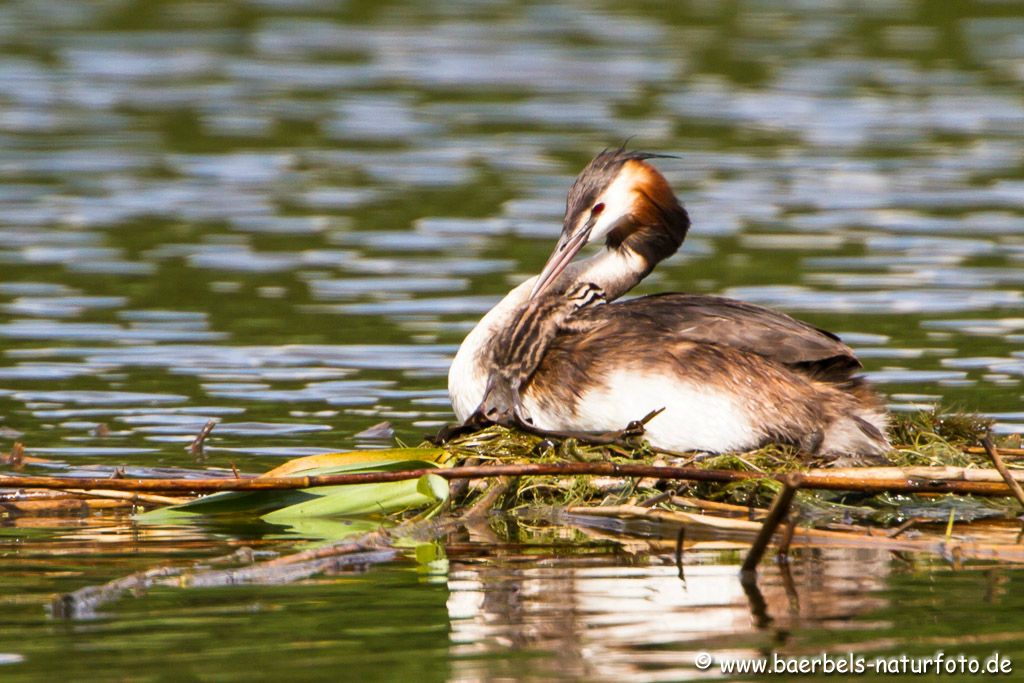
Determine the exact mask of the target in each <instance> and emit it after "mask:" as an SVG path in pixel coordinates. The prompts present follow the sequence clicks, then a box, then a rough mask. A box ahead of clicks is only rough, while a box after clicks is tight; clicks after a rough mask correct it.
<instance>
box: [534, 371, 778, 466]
mask: <svg viewBox="0 0 1024 683" xmlns="http://www.w3.org/2000/svg"><path fill="white" fill-rule="evenodd" d="M524 405H525V407H526V409H527V411H528V412H529V414H530V415H531V416H532V417H533V420H534V422H535V423H536V424H537V426H538V427H540V428H541V429H549V430H553V431H566V430H569V431H594V432H603V431H613V430H617V429H622V428H624V427H625V426H626V425H627V424H629V422H630V421H632V420H639V419H640V418H642V417H644V416H645V415H646V414H647V413H649V412H651V411H652V410H657V409H658V408H665V411H664V412H663V413H661V414H660V415H658V416H657V417H655V418H654V419H652V420H651V421H650V422H648V423H647V427H646V433H645V435H644V438H646V439H647V441H649V442H650V444H651V445H652V446H654V447H655V448H662V449H665V450H670V451H691V450H699V451H709V452H716V453H718V452H724V451H734V450H744V449H749V448H754V447H756V446H758V445H760V443H761V440H762V438H763V435H762V434H761V433H759V431H758V430H757V429H756V428H755V427H754V422H753V420H752V419H751V416H750V415H749V413H748V411H747V410H746V409H744V407H743V406H742V405H741V404H740V403H739V402H738V401H737V400H736V397H734V396H730V395H729V394H727V393H725V392H723V391H720V390H717V389H715V388H714V387H710V386H702V385H697V384H692V383H689V382H686V381H684V380H682V379H681V378H680V377H678V376H669V377H666V376H663V375H654V374H644V373H641V372H637V371H630V370H620V371H619V372H617V373H615V374H614V375H612V376H611V377H610V378H608V380H607V381H605V382H603V383H602V384H601V385H600V386H596V387H594V388H592V389H589V390H588V391H586V392H585V393H584V394H583V396H582V397H581V398H580V399H579V401H578V402H577V404H576V406H575V409H574V410H573V411H572V412H570V411H569V410H567V409H566V408H564V407H562V408H556V409H555V410H554V411H547V412H545V411H542V410H541V409H540V406H539V405H537V403H536V401H534V400H533V398H532V397H531V396H530V394H529V393H527V395H526V396H525V397H524Z"/></svg>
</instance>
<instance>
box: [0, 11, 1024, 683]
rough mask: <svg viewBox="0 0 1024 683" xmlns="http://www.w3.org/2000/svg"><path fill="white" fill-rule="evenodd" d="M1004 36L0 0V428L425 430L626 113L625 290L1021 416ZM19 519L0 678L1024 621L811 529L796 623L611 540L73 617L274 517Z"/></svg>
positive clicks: (544, 660) (368, 669)
mask: <svg viewBox="0 0 1024 683" xmlns="http://www.w3.org/2000/svg"><path fill="white" fill-rule="evenodd" d="M1021 35H1024V14H1022V13H1021V11H1020V9H1019V8H1018V7H1016V6H1015V5H1013V4H1012V3H990V2H961V3H955V4H949V3H945V4H937V3H926V2H913V1H911V0H890V1H887V2H880V3H871V4H868V5H864V6H857V7H856V8H855V9H854V8H853V7H852V6H847V5H845V4H843V3H824V4H808V3H799V2H786V1H777V2H762V1H750V2H740V3H733V4H720V3H713V2H696V1H694V2H683V3H672V4H670V5H669V6H663V4H662V3H615V2H561V3H546V4H543V5H541V4H525V5H523V4H518V3H504V2H493V3H485V4H482V5H481V4H477V3H463V2H457V3H447V4H443V5H438V4H435V3H429V2H415V1H412V2H395V3H367V2H361V1H357V0H351V1H350V2H336V3H335V2H330V3H318V2H305V1H299V2H279V1H277V0H254V1H249V2H226V3H199V2H172V1H170V0H161V1H159V2H142V1H141V0H134V1H133V0H115V1H103V2H97V3H78V2H71V3H67V2H65V3H54V2H42V3H27V2H22V3H9V4H6V5H4V6H3V7H0V272H2V274H3V275H2V277H0V451H6V450H7V449H8V448H9V447H10V445H11V444H12V443H13V442H14V441H15V440H18V441H21V442H23V443H24V444H25V445H26V449H27V452H28V454H29V455H33V456H37V457H42V458H47V459H48V460H50V461H51V462H49V463H47V464H46V465H45V470H46V471H54V470H56V471H60V472H64V473H95V472H97V471H106V472H112V471H114V468H116V467H127V468H129V471H140V472H141V471H145V470H144V469H142V468H157V467H189V468H197V467H198V468H203V467H214V468H221V470H220V471H223V468H229V467H230V466H231V465H232V464H235V465H237V466H238V467H240V468H242V469H245V470H249V471H260V470H265V469H268V468H270V467H273V466H274V465H275V464H277V463H279V462H280V461H281V460H282V459H283V458H287V457H292V456H295V455H303V454H308V453H315V452H323V451H329V450H339V449H347V448H353V447H363V446H367V447H379V446H382V445H389V444H391V443H392V441H391V440H390V439H389V438H387V436H388V434H389V432H388V431H387V430H386V429H385V430H383V431H381V432H379V433H381V434H383V435H384V436H385V438H383V439H381V438H367V437H365V436H360V435H361V434H362V433H363V432H364V430H366V429H367V428H369V427H371V426H373V425H376V424H378V423H381V422H385V421H386V422H389V423H391V425H392V426H393V428H394V432H395V434H396V435H397V437H398V438H400V439H401V440H402V441H403V442H405V443H416V442H418V441H419V440H420V438H421V437H422V435H424V434H426V433H429V432H432V431H434V430H436V429H437V428H438V427H439V426H440V425H442V424H444V423H445V422H447V421H449V420H450V419H452V414H451V410H450V406H449V404H448V402H447V399H446V392H445V384H446V382H445V374H446V371H447V366H448V363H449V361H450V358H451V356H452V354H453V353H454V351H455V349H456V348H457V345H458V343H459V342H460V340H461V339H462V337H463V336H464V335H465V333H466V332H467V330H468V329H469V328H470V327H471V326H472V324H473V322H474V321H475V320H476V319H478V318H479V316H480V315H481V314H482V313H483V312H484V311H486V310H487V309H488V307H489V306H490V305H491V304H492V303H493V302H494V301H496V300H497V299H498V298H499V297H500V296H501V295H502V294H503V293H504V292H505V291H506V290H507V289H508V288H509V287H510V286H512V285H513V284H515V283H517V282H518V281H520V280H521V279H522V278H523V277H525V276H526V275H527V274H529V273H532V272H536V271H537V270H538V269H539V267H540V265H541V264H542V263H543V260H544V257H545V255H546V252H547V250H548V249H549V248H550V247H551V246H552V244H553V242H554V238H555V236H556V234H557V231H558V226H559V225H560V219H561V212H562V208H563V204H564V195H565V192H566V190H567V189H568V187H569V185H570V183H571V181H572V178H573V176H574V174H575V173H576V172H577V171H578V170H579V169H580V168H581V166H582V165H583V164H584V163H585V162H586V160H587V159H588V158H589V157H590V156H592V155H593V154H594V153H595V152H596V151H598V150H600V149H602V148H604V147H606V146H609V145H616V144H618V143H620V142H621V141H623V140H625V139H627V138H632V141H631V143H630V144H631V145H633V146H635V147H637V148H640V149H646V150H652V151H657V152H663V153H671V154H676V155H678V156H679V159H666V160H662V161H659V162H658V163H659V167H660V168H661V169H662V170H663V171H664V172H665V174H666V175H667V176H668V177H669V178H670V180H671V182H672V184H673V186H674V187H675V188H676V190H677V191H678V193H679V194H680V196H681V197H682V198H683V200H684V201H685V203H686V205H687V207H688V209H689V210H690V213H691V215H692V217H693V221H694V227H693V231H692V234H691V237H690V239H689V240H688V241H687V244H686V245H685V246H684V248H683V251H682V253H681V254H679V255H678V256H677V257H675V258H674V259H672V260H671V261H669V262H668V263H666V264H664V265H662V266H661V267H659V269H658V271H657V272H656V273H655V275H654V276H652V277H651V278H650V280H649V281H648V282H647V283H645V284H644V285H643V286H642V287H641V288H640V289H641V291H642V292H651V291H659V290H668V289H674V290H683V291H691V292H708V293H722V294H726V295H730V296H736V297H740V298H743V299H746V300H748V301H753V302H756V303H763V304H767V305H771V306H775V307H778V308H780V309H783V310H785V311H788V312H791V313H793V314H794V315H797V316H799V317H801V318H803V319H806V320H808V321H809V322H811V323H814V324H816V325H819V326H823V327H826V328H828V329H832V330H835V331H837V332H839V333H841V334H842V336H843V337H844V339H846V340H847V341H848V342H849V343H850V344H851V345H852V346H854V347H855V349H857V351H858V352H859V354H860V356H861V357H862V359H863V360H864V364H865V368H866V371H867V373H868V375H869V377H871V378H872V379H873V380H874V381H875V382H876V383H878V385H879V387H880V388H881V389H882V390H883V391H884V392H885V393H886V395H887V396H888V399H889V401H890V403H891V405H892V406H893V408H894V409H896V410H909V409H917V408H920V407H927V406H930V405H933V404H939V403H942V404H945V405H953V406H958V407H962V408H966V409H969V410H976V411H980V412H983V413H986V414H989V415H992V416H993V417H995V418H996V419H997V420H998V429H999V430H1000V431H1002V432H1006V433H1013V432H1019V431H1021V430H1022V428H1024V427H1022V425H1024V417H1022V413H1021V407H1020V406H1021V399H1022V387H1021V380H1022V378H1024V346H1022V344H1024V316H1022V314H1021V309H1022V304H1024V298H1022V291H1024V289H1022V284H1024V276H1022V273H1024V271H1022V269H1021V265H1022V263H1024V209H1022V207H1024V164H1022V159H1024V106H1022V104H1024V102H1022V100H1021V95H1020V93H1021V85H1022V83H1021V82H1022V80H1024V41H1022V40H1021ZM209 419H215V420H218V426H217V427H216V428H215V430H214V432H213V436H212V437H211V439H210V442H209V447H208V449H207V454H208V460H207V462H206V463H203V464H199V465H197V463H195V462H194V460H193V458H192V457H191V456H190V455H188V453H187V452H186V450H185V447H186V446H187V444H188V443H189V442H190V441H191V439H192V438H193V437H194V435H195V433H196V432H197V431H198V429H199V428H201V426H202V425H203V424H205V423H206V421H207V420H209ZM371 436H372V435H371ZM132 468H138V469H137V470H132ZM6 524H7V528H6V530H5V532H4V533H5V535H4V537H3V539H2V540H0V544H2V546H3V547H4V553H3V557H4V562H5V563H6V565H7V566H6V570H5V572H4V573H5V575H6V576H7V577H8V580H7V583H6V584H5V586H4V588H3V590H2V592H0V600H3V601H4V603H5V604H6V605H7V609H5V613H6V614H7V615H8V616H7V617H5V619H4V620H3V624H2V626H0V632H2V633H3V634H4V636H5V637H4V638H3V642H4V645H3V646H2V648H0V649H2V650H4V651H5V652H6V653H7V654H0V662H2V664H0V667H3V669H2V670H3V672H4V675H5V676H10V677H21V678H23V679H30V678H36V679H42V678H48V677H53V676H55V675H57V674H58V673H63V674H65V675H71V676H75V677H83V678H84V677H88V678H102V677H103V676H104V675H108V676H110V677H111V678H118V679H121V678H123V676H124V675H128V676H136V675H137V676H138V677H139V678H140V679H154V680H155V679H159V678H161V677H162V676H164V675H165V674H166V672H167V671H175V672H180V673H181V677H183V678H188V677H189V676H192V677H195V678H205V677H207V676H209V677H211V678H217V679H229V678H235V677H241V676H243V675H248V674H249V673H250V672H251V671H252V670H253V667H254V666H259V667H260V670H265V671H267V672H268V673H275V672H276V673H280V674H282V675H284V674H296V675H298V676H299V677H309V678H314V677H321V676H323V675H324V672H325V671H335V672H337V671H343V670H347V671H351V672H353V676H355V675H357V674H358V675H359V677H360V678H380V677H391V678H399V677H413V676H416V677H422V678H424V679H426V678H434V679H438V680H440V679H450V680H477V679H492V678H501V677H503V676H516V675H520V676H526V677H529V676H532V677H535V678H550V677H556V676H564V677H567V678H581V679H590V678H602V679H603V678H610V677H613V676H614V677H616V678H621V679H624V680H651V679H659V680H676V679H679V678H684V677H687V676H690V675H693V674H694V671H693V669H692V668H690V666H689V662H690V661H691V659H690V658H691V655H692V653H693V652H696V651H697V650H699V649H709V650H717V649H721V648H766V647H769V646H770V644H771V643H778V642H782V641H785V642H787V643H788V642H790V641H788V640H786V639H787V638H791V637H792V638H795V639H796V641H797V642H798V643H800V646H801V647H804V646H806V647H808V648H811V649H813V648H816V647H824V646H825V644H827V643H842V642H846V641H847V640H861V639H863V640H864V641H866V642H870V643H874V645H870V646H869V647H876V648H885V647H889V646H890V644H892V643H896V645H895V646H894V647H900V646H902V645H901V644H906V645H907V647H925V646H924V645H920V643H922V642H925V641H927V639H926V637H925V636H926V635H927V634H929V633H931V632H932V631H933V630H936V631H941V630H942V627H941V625H940V622H941V620H940V619H938V618H937V615H938V614H939V613H941V612H942V611H943V610H948V609H949V608H950V604H951V603H956V605H958V607H957V613H958V614H959V615H961V618H962V621H961V622H960V623H961V624H962V625H961V626H960V627H959V628H960V631H961V632H963V631H965V630H978V631H984V630H985V629H987V628H990V627H991V628H993V629H996V626H995V625H994V624H993V623H992V622H997V621H1000V622H1002V623H1003V626H1002V627H1000V628H1002V629H1003V630H1005V631H1010V630H1012V624H1014V623H1016V622H1015V620H1016V619H1017V617H1016V616H1015V615H1016V614H1018V613H1019V609H1017V606H1016V605H1015V604H1014V601H1013V598H1012V596H1013V595H1014V594H1015V591H1013V590H1012V584H1013V582H1014V581H1015V580H1019V577H1017V576H1016V574H1015V573H1012V572H1010V573H1005V574H998V575H992V574H985V573H982V572H966V573H963V574H957V573H954V572H950V571H947V570H945V569H944V568H943V567H942V566H941V565H932V564H929V563H924V564H917V565H914V566H912V567H909V568H908V567H904V566H903V564H902V560H898V559H895V558H892V557H889V556H885V555H881V556H872V557H867V558H865V557H861V556H860V555H859V554H858V553H836V554H831V555H830V554H826V555H820V554H816V553H808V555H807V557H805V558H801V560H802V563H801V564H799V565H798V567H797V569H796V571H795V574H796V579H797V581H796V583H797V585H798V586H800V587H802V588H803V589H804V590H807V591H809V593H807V594H805V595H804V596H803V597H802V599H801V606H800V608H799V610H797V611H796V612H791V611H789V610H790V608H789V607H787V605H788V604H789V603H788V601H787V600H786V599H785V598H784V592H783V593H782V594H780V593H779V590H781V589H780V586H781V584H780V583H779V581H780V580H777V579H775V578H772V577H771V576H769V577H768V578H767V579H766V581H767V584H766V587H765V593H766V597H767V602H768V605H769V612H770V613H771V614H772V616H773V618H774V619H775V620H776V621H774V622H773V623H774V624H776V626H765V625H764V624H762V623H760V622H759V621H758V619H757V618H754V617H752V616H751V612H750V601H749V599H748V598H747V596H746V595H745V594H743V593H742V590H741V588H740V586H739V584H738V583H737V582H736V581H735V565H734V563H735V562H736V560H737V555H736V554H735V553H728V552H726V553H724V554H722V553H709V554H708V555H695V556H694V558H695V562H696V566H695V568H694V569H693V571H692V572H691V574H690V575H689V578H688V579H687V581H686V582H685V583H681V582H679V580H678V578H677V577H675V576H674V571H675V568H674V567H671V566H665V565H664V563H663V562H662V559H664V558H660V557H659V556H657V555H656V556H655V557H653V558H646V557H642V558H635V557H633V556H631V555H629V554H628V552H624V551H623V550H622V549H621V548H620V547H619V546H617V545H615V544H610V545H609V546H608V547H604V548H602V549H601V550H600V552H597V551H586V550H585V549H581V548H576V549H575V550H570V549H568V548H565V549H561V550H559V551H558V552H557V553H550V552H548V551H544V552H541V551H536V552H537V553H539V554H533V551H531V552H529V553H526V554H523V555H516V554H513V556H512V557H509V558H506V557H504V556H502V557H500V558H497V559H495V558H493V557H490V556H489V555H487V553H486V552H485V551H484V550H482V549H480V548H474V549H473V550H470V551H467V555H466V556H460V557H452V558H450V560H449V562H448V564H447V565H445V566H434V567H427V568H423V567H420V568H416V566H415V565H414V564H410V563H398V564H396V565H394V566H389V567H386V568H383V569H375V570H372V571H370V572H368V573H367V574H365V575H361V576H358V577H352V576H346V577H332V578H328V579H324V580H322V581H321V580H317V581H311V582H308V583H305V584H302V585H299V586H291V587H282V588H275V589H273V590H267V589H248V588H243V589H231V590H220V589H217V590H211V591H195V592H186V593H182V592H175V591H157V592H155V593H154V594H152V595H149V596H146V597H144V598H141V599H138V600H135V599H129V600H127V601H125V602H123V603H121V604H119V605H117V606H115V607H114V608H112V609H113V611H112V612H111V615H110V616H108V617H105V618H104V619H102V620H100V621H99V622H90V623H83V624H76V623H62V622H57V621H53V620H51V619H50V618H49V617H47V616H46V613H45V611H44V609H43V607H44V605H45V604H46V602H47V601H48V599H49V597H50V596H51V595H52V594H53V593H55V592H58V591H62V590H69V589H74V588H77V587H80V586H82V585H86V584H90V583H96V582H100V581H104V580H107V579H110V578H114V577H116V576H119V575H123V574H126V573H128V572H130V571H132V570H134V569H138V568H143V567H146V566H150V565H152V564H156V563H159V562H163V561H169V560H173V559H174V558H175V557H178V556H179V554H180V553H186V554H191V555H202V554H203V553H217V552H221V551H225V549H226V548H228V547H230V546H232V545H236V544H239V543H246V542H254V540H258V539H260V538H262V535H261V533H262V532H261V533H256V532H255V531H245V530H235V531H232V532H230V533H227V532H217V533H213V532H210V531H209V530H196V531H193V532H190V533H192V534H193V535H194V539H192V540H189V541H188V542H185V541H184V540H182V539H181V538H179V537H177V536H173V535H172V537H171V538H172V540H169V541H168V542H167V543H166V544H164V545H161V544H160V543H154V542H153V540H152V538H150V537H149V536H147V535H146V534H141V535H140V533H141V532H139V531H138V530H137V529H134V528H133V526H132V525H131V523H130V522H128V521H127V520H125V519H122V518H119V517H111V516H102V517H100V518H98V519H94V520H82V521H75V522H59V523H58V522H56V521H52V520H42V521H38V520H37V521H31V522H26V521H25V520H18V519H12V520H8V521H7V522H6ZM53 525H56V526H53ZM69 525H70V526H69ZM506 540H508V539H506ZM563 540H564V541H565V542H566V543H570V544H572V543H575V542H576V541H578V540H579V539H577V538H575V537H569V538H566V539H563ZM143 541H145V542H143ZM545 552H548V554H549V555H554V557H548V556H547V555H545ZM592 555H593V556H592ZM97 558H101V559H102V561H100V560H98V559H97ZM992 585H995V586H998V587H999V588H998V589H996V588H992ZM1007 587H1009V588H1007ZM990 588H991V590H990ZM993 591H994V592H993ZM1016 592H1019V591H1016ZM780 595H781V596H782V597H780ZM992 595H994V596H995V597H991V599H989V598H986V600H987V601H984V600H982V599H981V598H982V596H992ZM897 598H898V599H897ZM808 605H810V606H808ZM897 605H911V607H907V608H898V607H897ZM780 624H781V625H780ZM924 624H927V626H925V625H924ZM997 630H998V629H997ZM783 632H785V633H786V634H795V635H792V636H791V635H785V636H783V635H781V634H782V633H783ZM833 633H835V635H832V634H833ZM947 635H949V634H947ZM928 637H931V636H928ZM780 639H781V640H780ZM1011 640H1012V641H1013V643H1014V647H1017V645H1016V641H1015V640H1013V639H1011ZM996 641H998V638H996V639H995V640H993V641H992V642H996ZM927 642H932V641H927ZM1000 642H1001V641H1000ZM915 643H918V644H917V645H915ZM942 646H943V647H945V645H942ZM935 647H938V646H935ZM1000 647H1002V646H1000ZM927 648H932V649H934V648H933V647H932V646H931V645H928V646H927ZM199 651H201V652H202V653H203V655H202V656H198V655H197V654H196V653H197V652H199ZM367 652H373V653H378V654H376V655H375V656H367V654H366V653H367ZM69 653H73V654H74V656H70V654H69ZM270 653H273V655H271V654H270ZM296 662H300V663H299V664H296ZM1021 666H1024V661H1022V663H1021ZM207 667H208V668H207ZM100 672H107V673H105V674H101V673H100ZM112 672H117V673H112ZM124 672H130V673H124Z"/></svg>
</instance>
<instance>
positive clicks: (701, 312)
mask: <svg viewBox="0 0 1024 683" xmlns="http://www.w3.org/2000/svg"><path fill="white" fill-rule="evenodd" d="M576 315H577V317H578V318H579V320H580V322H586V323H588V324H592V325H594V326H595V327H597V326H601V325H602V324H610V325H613V326H620V325H628V326H630V327H642V328H645V329H649V330H650V331H651V334H658V335H664V336H665V338H666V339H674V340H685V341H692V342H697V343H713V344H719V345H724V346H731V347H733V348H736V349H740V350H742V351H746V352H749V353H756V354H759V355H761V356H764V357H766V358H770V359H772V360H775V361H777V362H779V363H783V364H785V365H789V366H792V367H796V368H799V369H801V370H804V371H805V372H810V373H812V374H817V375H821V376H822V377H823V378H825V377H828V378H831V379H842V378H843V377H844V376H849V374H850V373H852V372H853V371H855V370H856V369H857V368H859V367H860V361H858V360H857V357H856V356H855V355H854V353H853V350H852V349H851V348H850V347H849V346H847V345H846V344H844V343H843V342H841V341H840V340H839V337H837V336H836V335H834V334H832V333H831V332H826V331H825V330H820V329H818V328H816V327H812V326H811V325H808V324H807V323H804V322H801V321H799V320H796V319H795V318H791V317H789V316H788V315H786V314H785V313H780V312H778V311H773V310H771V309H770V308H764V307H762V306H756V305H754V304H748V303H745V302H743V301H737V300H735V299H727V298H725V297H718V296H702V295H695V294H678V293H666V294H655V295H652V296H643V297H639V298H636V299H627V300H625V301H618V302H616V303H614V304H608V305H605V306H596V307H594V308H589V309H584V310H581V311H579V312H578V313H577V314H576Z"/></svg>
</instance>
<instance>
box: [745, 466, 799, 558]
mask: <svg viewBox="0 0 1024 683" xmlns="http://www.w3.org/2000/svg"><path fill="white" fill-rule="evenodd" d="M799 488H800V475H799V474H790V475H787V476H786V477H785V478H784V479H783V480H782V490H781V491H779V494H778V495H777V496H775V500H774V501H773V502H772V506H771V508H770V509H769V510H768V516H767V517H765V519H764V523H763V524H762V525H761V531H760V533H758V535H757V538H755V539H754V544H753V545H752V546H751V547H750V551H749V552H748V553H747V556H746V558H745V559H744V560H743V565H742V567H741V571H742V572H743V573H744V574H753V573H755V572H756V571H757V565H758V563H760V562H761V558H762V557H763V556H764V552H765V550H767V549H768V543H769V542H770V541H771V540H772V536H773V535H775V530H776V529H777V528H778V527H779V524H780V523H782V520H783V519H785V518H786V515H787V514H788V513H789V507H790V505H792V504H793V496H795V495H796V492H797V489H799Z"/></svg>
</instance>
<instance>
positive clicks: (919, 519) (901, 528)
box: [889, 517, 929, 538]
mask: <svg viewBox="0 0 1024 683" xmlns="http://www.w3.org/2000/svg"><path fill="white" fill-rule="evenodd" d="M927 521H929V520H928V519H927V518H925V517H911V518H910V519H908V520H907V521H905V522H903V524H900V525H899V526H898V527H896V528H895V529H893V530H892V531H890V532H889V538H896V537H898V536H901V535H902V534H903V532H904V531H906V530H907V529H909V528H911V527H912V526H916V525H917V524H918V523H920V522H927Z"/></svg>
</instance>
